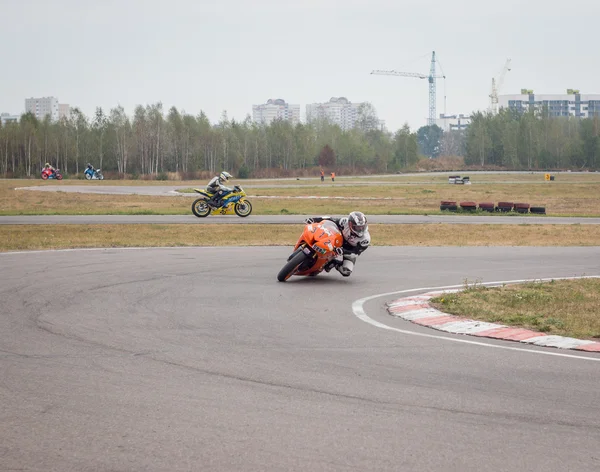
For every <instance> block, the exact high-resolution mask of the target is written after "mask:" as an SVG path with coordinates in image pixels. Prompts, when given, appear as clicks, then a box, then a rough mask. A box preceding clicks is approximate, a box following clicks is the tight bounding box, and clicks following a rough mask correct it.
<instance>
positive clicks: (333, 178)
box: [331, 172, 335, 182]
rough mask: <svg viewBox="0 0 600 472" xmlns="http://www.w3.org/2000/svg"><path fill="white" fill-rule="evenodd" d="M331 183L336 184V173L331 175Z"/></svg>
mask: <svg viewBox="0 0 600 472" xmlns="http://www.w3.org/2000/svg"><path fill="white" fill-rule="evenodd" d="M331 181H332V182H335V172H332V173H331Z"/></svg>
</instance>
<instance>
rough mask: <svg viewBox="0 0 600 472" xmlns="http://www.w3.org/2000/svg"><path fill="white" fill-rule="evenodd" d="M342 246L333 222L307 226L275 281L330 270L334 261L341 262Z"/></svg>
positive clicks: (327, 221) (339, 233) (326, 221)
mask: <svg viewBox="0 0 600 472" xmlns="http://www.w3.org/2000/svg"><path fill="white" fill-rule="evenodd" d="M342 244H344V238H343V237H342V233H341V232H340V230H339V229H338V227H337V225H336V224H335V223H334V222H333V221H329V220H323V221H321V222H320V223H312V224H307V225H306V226H305V227H304V231H303V232H302V236H300V239H298V242H297V243H296V246H294V252H293V253H292V254H291V255H290V257H288V260H287V263H286V264H285V265H284V266H283V268H282V269H281V270H280V271H279V274H277V280H279V281H280V282H285V281H286V280H287V279H289V278H290V277H291V276H292V275H313V276H314V275H317V274H319V273H320V272H322V271H323V270H328V269H329V270H330V269H331V264H333V263H334V262H333V261H334V259H337V260H339V261H340V262H341V258H342V256H343V254H344V252H343V250H342ZM327 268H328V269H327ZM329 270H328V271H329Z"/></svg>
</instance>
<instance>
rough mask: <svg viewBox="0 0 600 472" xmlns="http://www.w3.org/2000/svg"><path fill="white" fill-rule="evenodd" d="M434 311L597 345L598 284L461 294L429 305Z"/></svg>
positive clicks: (469, 289) (476, 287) (468, 288)
mask: <svg viewBox="0 0 600 472" xmlns="http://www.w3.org/2000/svg"><path fill="white" fill-rule="evenodd" d="M431 304H432V305H433V306H435V307H436V308H438V309H439V310H441V311H443V312H446V313H450V314H453V315H457V316H463V317H466V318H470V319H475V320H482V321H487V322H490V323H499V324H505V325H509V326H519V327H523V328H527V329H531V330H534V331H540V332H543V333H547V334H552V335H561V336H569V337H574V338H581V339H594V340H598V339H600V279H597V278H587V279H576V280H554V281H551V282H545V283H541V282H531V283H524V284H515V285H506V286H502V287H485V286H483V285H480V284H477V283H475V284H471V285H469V284H465V290H464V291H461V292H458V293H449V294H444V295H442V296H440V297H436V298H434V299H432V300H431Z"/></svg>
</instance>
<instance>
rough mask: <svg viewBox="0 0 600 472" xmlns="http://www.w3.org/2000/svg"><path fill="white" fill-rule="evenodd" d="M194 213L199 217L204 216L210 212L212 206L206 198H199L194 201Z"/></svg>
mask: <svg viewBox="0 0 600 472" xmlns="http://www.w3.org/2000/svg"><path fill="white" fill-rule="evenodd" d="M192 213H193V214H194V215H196V216H197V217H198V218H204V217H206V216H208V215H209V214H210V207H209V206H208V204H207V203H206V200H205V199H204V198H198V199H197V200H194V203H192Z"/></svg>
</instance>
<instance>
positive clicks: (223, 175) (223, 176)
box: [219, 171, 232, 182]
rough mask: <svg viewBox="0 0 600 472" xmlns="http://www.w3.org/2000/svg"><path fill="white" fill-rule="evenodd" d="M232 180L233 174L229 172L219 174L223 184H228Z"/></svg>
mask: <svg viewBox="0 0 600 472" xmlns="http://www.w3.org/2000/svg"><path fill="white" fill-rule="evenodd" d="M231 178H232V177H231V174H230V173H229V172H225V171H223V172H221V173H220V174H219V180H220V181H222V182H227V181H228V180H229V179H231Z"/></svg>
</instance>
